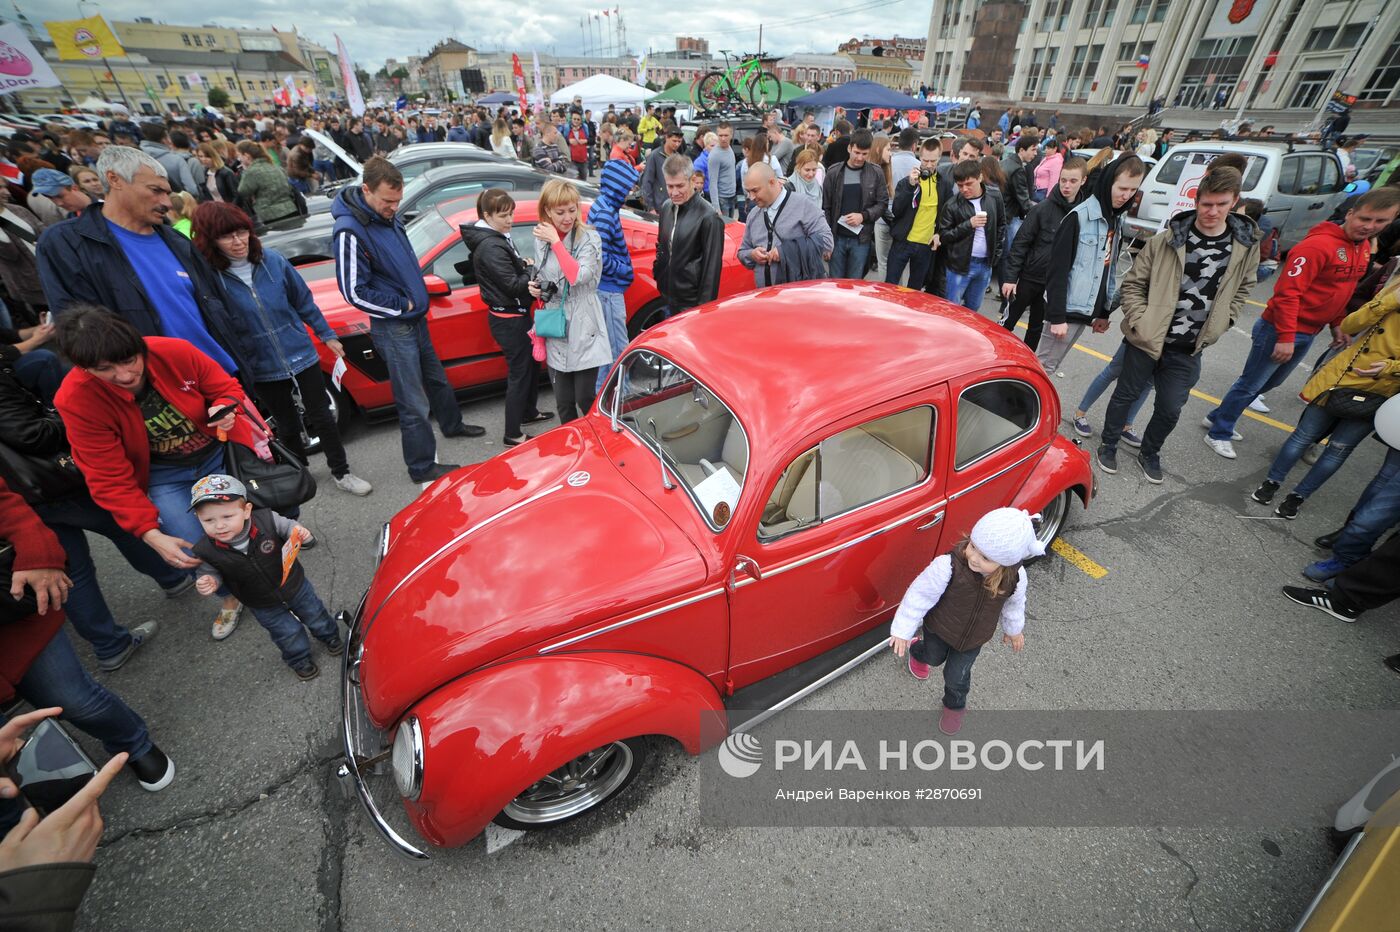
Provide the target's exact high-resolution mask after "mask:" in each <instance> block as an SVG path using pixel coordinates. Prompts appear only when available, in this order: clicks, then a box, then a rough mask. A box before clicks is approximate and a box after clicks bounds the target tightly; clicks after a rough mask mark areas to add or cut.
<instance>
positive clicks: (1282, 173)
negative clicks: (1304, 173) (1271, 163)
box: [1278, 156, 1302, 194]
mask: <svg viewBox="0 0 1400 932" xmlns="http://www.w3.org/2000/svg"><path fill="white" fill-rule="evenodd" d="M1301 161H1302V158H1301V157H1300V156H1285V157H1284V159H1283V164H1282V165H1280V166H1279V170H1278V193H1279V194H1297V193H1298V163H1299V162H1301Z"/></svg>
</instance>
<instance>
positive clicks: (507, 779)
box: [404, 653, 724, 847]
mask: <svg viewBox="0 0 1400 932" xmlns="http://www.w3.org/2000/svg"><path fill="white" fill-rule="evenodd" d="M413 714H415V715H417V716H418V720H419V723H420V725H421V727H422V731H423V748H424V751H423V790H422V793H421V794H420V795H419V798H418V800H417V801H412V800H404V807H405V808H406V809H407V810H408V815H409V818H410V819H412V821H413V824H414V826H415V827H416V828H417V829H418V831H419V832H420V833H421V834H422V835H423V837H424V838H426V839H427V840H428V841H430V842H432V843H433V844H435V845H441V846H444V847H454V846H456V845H461V844H464V843H466V842H467V841H470V840H471V839H472V838H474V837H475V836H476V835H477V834H478V833H479V832H481V830H482V829H484V828H485V827H486V825H487V823H488V822H490V821H491V820H492V819H493V818H495V817H496V815H497V814H498V813H499V812H500V811H501V810H502V809H503V808H504V807H505V805H506V803H508V802H510V801H511V800H512V799H514V798H515V797H516V796H517V795H518V794H519V793H520V792H521V791H522V790H524V789H525V788H526V787H528V786H530V784H532V783H534V782H535V781H537V780H538V779H540V778H541V777H542V776H544V775H545V774H547V773H549V772H550V771H552V770H555V769H557V768H559V767H562V766H563V765H564V764H566V763H568V762H569V761H571V760H573V759H574V758H575V757H578V756H580V755H581V754H585V753H587V752H588V751H591V750H593V749H594V748H597V747H601V746H602V745H604V744H607V743H608V742H610V741H617V740H620V739H623V738H634V737H638V736H641V735H668V736H670V737H672V738H675V739H676V740H678V741H679V742H680V743H681V744H682V745H683V746H684V747H685V749H686V750H687V751H689V752H690V753H691V754H698V753H700V751H701V749H702V743H703V742H702V738H701V718H702V716H703V717H706V718H708V719H710V720H713V719H714V717H715V716H716V715H718V716H720V717H721V718H720V720H721V721H723V720H724V719H723V718H722V717H723V715H724V703H723V702H721V701H720V696H719V693H718V692H717V691H716V690H715V687H714V685H713V684H711V683H710V681H709V680H707V679H705V677H703V676H701V675H700V674H699V673H697V672H696V671H694V670H692V669H690V668H689V667H685V666H682V665H680V664H678V663H674V662H672V661H669V660H663V659H661V658H658V657H649V656H646V655H644V654H625V653H588V654H567V655H563V656H552V657H534V658H530V659H528V660H520V661H515V662H513V663H506V664H502V665H501V666H497V667H490V668H488V669H485V670H482V671H480V672H479V673H475V674H472V675H470V676H467V677H463V678H461V679H458V680H454V681H452V682H451V683H448V684H447V685H446V686H444V687H443V688H442V689H439V690H438V691H437V692H435V693H433V694H432V695H430V696H428V697H427V698H426V699H424V700H423V701H422V702H420V703H419V704H418V705H417V706H416V707H415V708H414V709H413ZM708 730H709V729H707V733H708Z"/></svg>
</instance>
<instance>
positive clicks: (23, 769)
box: [6, 718, 97, 816]
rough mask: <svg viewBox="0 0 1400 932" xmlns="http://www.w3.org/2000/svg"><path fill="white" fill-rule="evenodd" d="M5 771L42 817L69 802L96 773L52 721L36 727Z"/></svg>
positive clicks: (94, 766) (92, 766)
mask: <svg viewBox="0 0 1400 932" xmlns="http://www.w3.org/2000/svg"><path fill="white" fill-rule="evenodd" d="M6 769H7V770H8V773H9V777H10V779H11V780H13V781H15V785H16V786H18V787H19V791H20V793H21V794H23V796H24V798H25V800H26V801H27V802H28V803H29V805H31V806H33V807H34V808H35V809H36V810H38V812H39V815H41V816H46V815H48V814H49V813H51V812H53V811H54V810H55V809H58V808H59V807H61V806H62V805H63V804H64V803H66V802H68V800H70V799H72V798H73V795H74V794H75V793H77V792H78V791H79V790H81V789H82V788H83V787H84V786H86V785H87V782H88V781H89V780H91V779H92V778H93V775H94V774H96V773H97V767H96V765H94V764H93V762H92V760H91V759H90V758H89V757H88V756H87V755H86V754H84V753H83V749H82V748H81V747H79V746H78V743H77V742H76V741H74V740H73V739H72V737H71V736H69V734H68V732H66V731H64V730H63V726H61V725H59V724H58V722H56V721H54V720H53V719H51V718H47V719H44V720H43V721H42V722H40V723H39V724H38V725H36V726H35V728H34V731H33V732H32V733H31V734H30V735H29V738H28V739H27V740H26V741H25V742H24V744H23V746H21V747H20V749H19V753H18V754H16V755H15V756H14V757H13V758H11V760H10V763H9V765H8V767H7V768H6Z"/></svg>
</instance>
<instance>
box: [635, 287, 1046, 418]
mask: <svg viewBox="0 0 1400 932" xmlns="http://www.w3.org/2000/svg"><path fill="white" fill-rule="evenodd" d="M634 348H636V349H649V350H654V351H656V352H658V353H660V354H661V355H663V356H665V357H666V358H667V359H670V360H671V361H672V362H674V363H676V364H677V365H678V366H680V367H681V368H683V369H685V370H686V371H688V372H690V374H691V375H693V376H695V377H696V378H697V379H699V380H700V381H701V382H703V383H704V384H705V385H706V386H707V387H708V388H709V389H710V390H711V391H713V392H715V393H716V394H717V395H718V396H719V397H720V398H722V399H724V401H725V402H726V403H727V404H729V405H730V407H732V408H733V409H734V412H735V414H736V415H738V417H739V419H740V421H741V422H743V424H744V426H745V428H746V429H747V430H748V431H749V436H750V437H753V436H761V437H772V438H775V439H774V442H775V443H779V444H780V443H781V442H782V441H781V437H783V436H786V435H789V434H792V435H798V434H805V433H806V432H807V431H808V430H809V429H810V428H811V427H812V426H814V425H817V424H827V423H830V422H831V421H834V420H837V419H839V418H842V417H845V416H847V415H849V414H854V413H857V412H860V411H863V410H865V409H867V408H869V407H871V406H872V405H876V404H879V403H881V402H883V401H886V400H888V399H890V398H896V397H899V396H901V395H905V394H908V393H910V392H913V391H917V390H919V389H922V388H925V387H927V386H929V385H935V384H938V383H939V382H943V381H946V380H948V379H949V378H952V377H954V376H957V375H960V374H962V373H964V372H969V371H977V370H981V369H985V368H987V367H990V366H992V365H995V364H997V363H1006V362H1013V363H1014V362H1020V363H1022V364H1023V365H1024V366H1025V368H1026V370H1027V371H1029V372H1032V373H1035V372H1041V371H1042V370H1040V369H1038V367H1037V366H1036V364H1035V358H1034V356H1033V355H1032V354H1031V353H1030V351H1029V350H1028V349H1027V348H1026V345H1025V344H1024V343H1023V342H1022V341H1020V340H1019V339H1017V338H1016V337H1015V336H1014V335H1012V334H1010V333H1009V332H1008V331H1006V330H1005V329H1003V328H1001V327H998V326H997V325H996V323H995V322H994V321H990V320H988V319H987V318H984V317H982V316H981V315H978V314H974V313H972V312H971V311H968V310H967V309H965V308H963V307H960V306H958V305H955V304H951V303H949V302H947V301H945V300H943V299H942V298H936V297H933V296H932V295H928V294H925V293H924V292H922V291H912V290H910V289H908V288H901V287H898V286H895V285H886V284H884V283H880V282H865V281H854V280H840V281H830V280H828V281H811V282H800V283H795V284H791V285H781V286H778V287H776V288H762V289H758V290H756V291H749V292H745V293H743V294H739V295H735V296H733V297H730V298H724V299H722V300H719V301H715V302H713V303H711V304H708V305H705V306H703V307H701V308H700V309H698V310H695V311H690V312H687V313H685V314H682V315H680V316H678V317H675V318H671V319H669V320H666V321H663V322H661V323H659V324H657V325H655V326H653V327H651V328H650V329H649V330H647V331H645V332H644V333H643V334H642V335H641V336H640V337H639V338H638V341H637V343H636V344H635V345H634ZM1036 385H1037V388H1040V389H1042V390H1043V386H1042V384H1041V381H1040V380H1037V381H1036ZM755 430H757V431H758V433H757V434H756V435H755V433H754V431H755Z"/></svg>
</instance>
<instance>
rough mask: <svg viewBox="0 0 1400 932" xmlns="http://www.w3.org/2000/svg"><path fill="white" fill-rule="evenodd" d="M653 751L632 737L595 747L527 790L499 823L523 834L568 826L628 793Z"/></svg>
mask: <svg viewBox="0 0 1400 932" xmlns="http://www.w3.org/2000/svg"><path fill="white" fill-rule="evenodd" d="M648 752H649V748H648V745H647V741H646V739H645V738H628V739H626V740H624V741H613V742H611V743H610V744H605V745H603V746H602V747H599V748H594V749H593V750H592V751H589V752H588V753H587V754H584V755H581V756H579V757H576V758H574V759H573V760H571V761H569V762H568V763H567V764H565V765H564V766H563V767H560V768H559V769H558V770H555V771H554V772H553V773H550V774H547V775H545V776H544V777H541V778H540V779H539V780H538V781H536V782H535V783H533V784H531V785H530V786H528V787H526V788H525V789H524V790H523V791H522V792H521V793H520V795H519V796H517V797H515V799H513V800H511V802H509V803H508V804H506V807H505V808H504V809H502V810H501V814H500V815H498V816H496V819H495V822H496V824H497V825H503V826H505V827H506V828H514V829H524V830H528V829H539V828H552V827H554V826H556V825H563V824H564V823H565V822H568V821H570V820H572V819H576V818H578V817H579V816H581V815H583V814H584V813H586V812H590V811H592V810H594V809H596V808H598V807H599V806H601V805H602V804H603V803H605V802H607V801H608V800H609V799H612V798H613V797H614V796H616V795H617V794H618V793H620V792H622V791H623V790H624V789H626V787H627V785H628V784H629V783H631V782H632V780H633V779H635V778H636V776H637V773H638V771H639V770H640V769H641V767H642V764H643V763H644V762H645V761H646V759H647V755H648Z"/></svg>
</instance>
